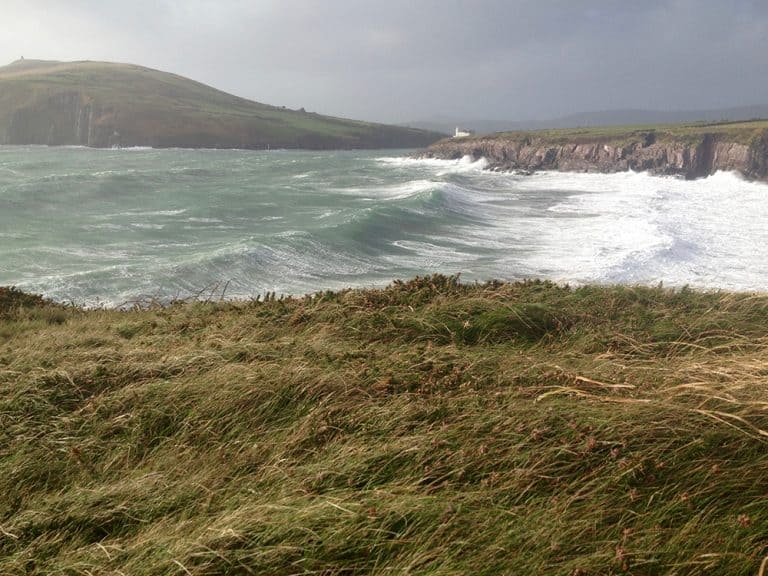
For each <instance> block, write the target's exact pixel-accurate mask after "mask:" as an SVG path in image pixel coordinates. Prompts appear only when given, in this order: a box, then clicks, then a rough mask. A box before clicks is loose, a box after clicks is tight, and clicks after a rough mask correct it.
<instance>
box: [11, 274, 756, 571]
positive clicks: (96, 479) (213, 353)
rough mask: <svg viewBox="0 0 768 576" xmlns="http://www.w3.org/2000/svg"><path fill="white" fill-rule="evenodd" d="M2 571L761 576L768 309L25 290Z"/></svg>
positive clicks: (639, 296)
mask: <svg viewBox="0 0 768 576" xmlns="http://www.w3.org/2000/svg"><path fill="white" fill-rule="evenodd" d="M0 316H1V317H2V319H1V320H0V494H2V496H0V573H2V574H73V575H74V574H82V575H90V574H132V575H142V574H179V575H183V574H186V575H189V574H195V575H213V574H222V575H223V574H286V575H287V574H327V575H341V574H385V573H386V574H390V573H396V574H405V573H412V574H461V573H466V574H470V573H471V574H563V575H569V576H575V575H580V576H584V575H588V574H636V575H639V574H703V573H712V574H731V575H744V576H746V575H750V576H753V575H754V574H756V573H757V572H758V570H759V568H760V565H761V562H762V561H763V558H764V557H766V556H768V410H767V408H768V403H766V392H767V391H768V380H767V379H766V366H767V365H768V364H767V362H768V337H767V336H766V326H767V325H768V296H763V295H750V294H726V293H697V292H694V291H690V290H687V289H683V290H679V291H672V290H667V289H663V288H661V287H657V288H632V287H582V288H577V289H570V288H568V287H562V286H556V285H552V284H549V283H541V282H526V283H518V284H503V283H489V284H483V285H461V284H459V283H457V282H456V279H455V278H445V277H441V276H436V277H432V278H422V279H416V280H413V281H411V282H407V283H401V282H398V283H395V284H393V285H392V286H390V287H388V288H386V289H382V290H353V291H344V292H339V293H325V294H318V295H316V296H314V297H306V298H303V299H289V300H282V301H280V300H275V299H274V298H270V299H268V301H267V302H263V301H262V302H255V301H254V302H239V303H238V302H229V303H226V302H222V303H210V302H209V303H205V302H196V303H192V302H190V303H178V304H175V305H171V306H168V307H152V308H151V309H136V310H132V311H117V310H91V311H84V310H80V309H77V308H74V307H62V306H57V305H53V304H50V303H45V302H43V301H41V300H39V299H37V298H32V297H28V296H26V295H23V294H21V293H19V292H18V291H10V290H5V291H3V292H2V295H0Z"/></svg>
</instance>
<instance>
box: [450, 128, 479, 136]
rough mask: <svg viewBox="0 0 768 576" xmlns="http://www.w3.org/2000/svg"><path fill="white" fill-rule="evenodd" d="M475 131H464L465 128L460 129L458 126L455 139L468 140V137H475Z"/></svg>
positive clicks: (454, 134)
mask: <svg viewBox="0 0 768 576" xmlns="http://www.w3.org/2000/svg"><path fill="white" fill-rule="evenodd" d="M474 133H475V132H474V131H473V130H464V129H463V128H459V127H458V126H456V132H454V133H453V137H454V138H466V137H467V136H472V135H474Z"/></svg>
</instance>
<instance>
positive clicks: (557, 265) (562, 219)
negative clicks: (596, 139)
mask: <svg viewBox="0 0 768 576" xmlns="http://www.w3.org/2000/svg"><path fill="white" fill-rule="evenodd" d="M433 273H442V274H447V275H456V274H458V275H460V279H461V281H464V282H475V281H481V282H482V281H485V280H490V279H499V280H510V281H515V280H521V279H527V278H540V279H548V280H553V281H555V282H558V283H561V284H566V283H567V284H570V285H581V284H587V283H597V284H617V283H618V284H629V285H658V284H660V283H661V284H663V285H665V286H671V287H681V286H685V285H689V286H691V287H695V288H700V289H708V290H719V289H724V290H737V291H766V290H768V185H766V184H763V183H754V182H748V181H745V180H743V179H742V178H740V177H739V176H738V175H736V174H733V173H725V172H719V173H717V174H715V175H713V176H710V177H709V178H706V179H702V180H696V181H685V180H681V179H677V178H673V177H656V176H651V175H649V174H644V173H634V172H625V173H618V174H575V173H558V172H540V173H535V174H532V175H524V174H514V173H500V172H493V171H490V170H488V165H487V162H486V161H485V160H483V159H478V160H473V159H471V158H463V159H461V160H453V161H442V160H419V159H414V158H413V157H412V151H407V150H400V151H389V150H388V151H381V150H380V151H343V152H313V151H283V150H271V151H242V150H175V149H171V150H154V149H121V150H97V149H88V148H48V147H0V286H16V287H18V288H20V289H23V290H25V291H29V292H34V293H38V294H42V295H44V296H46V297H49V298H52V299H54V300H57V301H61V302H68V303H74V304H77V305H81V306H87V307H99V306H106V307H119V306H130V305H134V304H137V303H142V302H151V301H161V302H164V301H169V300H173V299H187V298H201V299H213V300H220V299H250V298H255V297H256V296H257V295H260V294H261V295H263V294H265V293H267V292H274V293H276V294H277V295H283V294H284V295H303V294H307V293H316V292H319V291H325V290H339V289H343V288H348V287H377V286H385V285H387V284H389V283H390V282H392V280H394V279H408V278H412V277H414V276H418V275H427V274H433Z"/></svg>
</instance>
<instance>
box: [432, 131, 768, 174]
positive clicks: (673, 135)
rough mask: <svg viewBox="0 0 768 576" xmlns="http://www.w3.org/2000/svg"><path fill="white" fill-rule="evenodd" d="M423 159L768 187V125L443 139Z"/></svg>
mask: <svg viewBox="0 0 768 576" xmlns="http://www.w3.org/2000/svg"><path fill="white" fill-rule="evenodd" d="M420 155H421V156H425V157H433V158H446V159H451V158H461V157H462V156H465V155H469V156H474V157H476V158H479V157H481V156H482V157H485V158H486V159H487V160H488V161H489V162H490V167H491V168H493V169H496V170H526V171H527V170H562V171H575V172H621V171H625V170H635V171H640V172H651V173H652V174H660V175H677V176H683V177H685V178H691V179H692V178H701V177H705V176H709V175H711V174H714V173H715V172H717V171H719V170H726V171H736V172H740V173H741V174H742V175H743V176H745V177H747V178H749V179H755V180H764V181H768V120H753V121H749V122H729V123H714V124H711V123H710V124H707V123H695V124H671V125H664V126H606V127H594V128H572V129H558V130H537V131H528V132H501V133H498V134H491V135H489V136H479V137H468V138H448V139H443V140H441V141H439V142H437V143H435V144H433V145H432V146H430V147H429V148H428V149H427V150H425V151H423V152H422V153H421V154H420Z"/></svg>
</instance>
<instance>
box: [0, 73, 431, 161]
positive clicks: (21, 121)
mask: <svg viewBox="0 0 768 576" xmlns="http://www.w3.org/2000/svg"><path fill="white" fill-rule="evenodd" d="M438 138H439V135H438V134H435V133H431V132H426V131H422V130H416V129H411V128H401V127H395V126H387V125H382V124H372V123H366V122H358V121H352V120H345V119H341V118H332V117H328V116H321V115H319V114H313V113H307V112H304V111H303V110H288V109H285V108H279V107H275V106H268V105H265V104H260V103H257V102H252V101H250V100H246V99H243V98H238V97H236V96H232V95H230V94H227V93H225V92H221V91H219V90H216V89H214V88H211V87H209V86H206V85H204V84H200V83H198V82H194V81H192V80H189V79H186V78H182V77H181V76H177V75H174V74H168V73H165V72H160V71H157V70H151V69H149V68H143V67H141V66H134V65H130V64H113V63H105V62H68V63H65V62H47V61H38V60H19V61H17V62H14V63H13V64H11V65H9V66H5V67H2V68H0V144H48V145H83V146H95V147H107V146H112V145H118V144H119V145H122V146H154V147H190V148H199V147H205V148H255V149H261V148H266V147H271V148H319V149H328V148H331V149H335V148H393V147H394V148H411V147H421V146H425V145H428V144H430V143H432V142H434V141H435V140H437V139H438Z"/></svg>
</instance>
